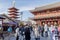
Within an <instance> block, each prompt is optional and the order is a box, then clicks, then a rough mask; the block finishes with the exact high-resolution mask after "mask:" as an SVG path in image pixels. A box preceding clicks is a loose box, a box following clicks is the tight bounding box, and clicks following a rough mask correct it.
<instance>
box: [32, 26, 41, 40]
mask: <svg viewBox="0 0 60 40" xmlns="http://www.w3.org/2000/svg"><path fill="white" fill-rule="evenodd" d="M33 31H34V35H35V40H39V36H40V35H39V31H38V27H37V26H36V25H34V28H33Z"/></svg>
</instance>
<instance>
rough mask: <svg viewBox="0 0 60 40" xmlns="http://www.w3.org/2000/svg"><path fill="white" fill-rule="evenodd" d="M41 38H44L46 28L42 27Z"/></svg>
mask: <svg viewBox="0 0 60 40" xmlns="http://www.w3.org/2000/svg"><path fill="white" fill-rule="evenodd" d="M41 36H42V37H44V26H42V27H41Z"/></svg>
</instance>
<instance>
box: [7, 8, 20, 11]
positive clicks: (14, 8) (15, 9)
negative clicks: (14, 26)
mask: <svg viewBox="0 0 60 40" xmlns="http://www.w3.org/2000/svg"><path fill="white" fill-rule="evenodd" d="M8 10H16V11H18V10H19V9H17V8H15V7H12V8H9V9H8Z"/></svg>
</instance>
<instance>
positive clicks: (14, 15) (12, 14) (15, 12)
mask: <svg viewBox="0 0 60 40" xmlns="http://www.w3.org/2000/svg"><path fill="white" fill-rule="evenodd" d="M18 10H19V9H17V8H15V0H13V6H12V7H11V8H9V10H8V12H9V17H10V18H11V19H14V20H15V19H17V18H19V17H17V16H18V13H19V12H18Z"/></svg>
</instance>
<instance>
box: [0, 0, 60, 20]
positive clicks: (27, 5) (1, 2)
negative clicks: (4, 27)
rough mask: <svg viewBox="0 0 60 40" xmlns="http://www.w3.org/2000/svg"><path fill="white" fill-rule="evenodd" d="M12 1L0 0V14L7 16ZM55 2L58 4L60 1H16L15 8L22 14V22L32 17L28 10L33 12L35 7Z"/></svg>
mask: <svg viewBox="0 0 60 40" xmlns="http://www.w3.org/2000/svg"><path fill="white" fill-rule="evenodd" d="M12 1H13V0H0V13H1V14H2V13H6V14H8V12H7V11H8V8H10V7H12ZM55 2H60V0H16V5H15V7H16V8H18V9H19V12H21V11H22V12H23V20H26V19H27V18H28V17H33V14H32V13H30V12H29V11H28V10H33V9H34V8H35V7H39V6H42V5H47V4H51V3H55Z"/></svg>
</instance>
